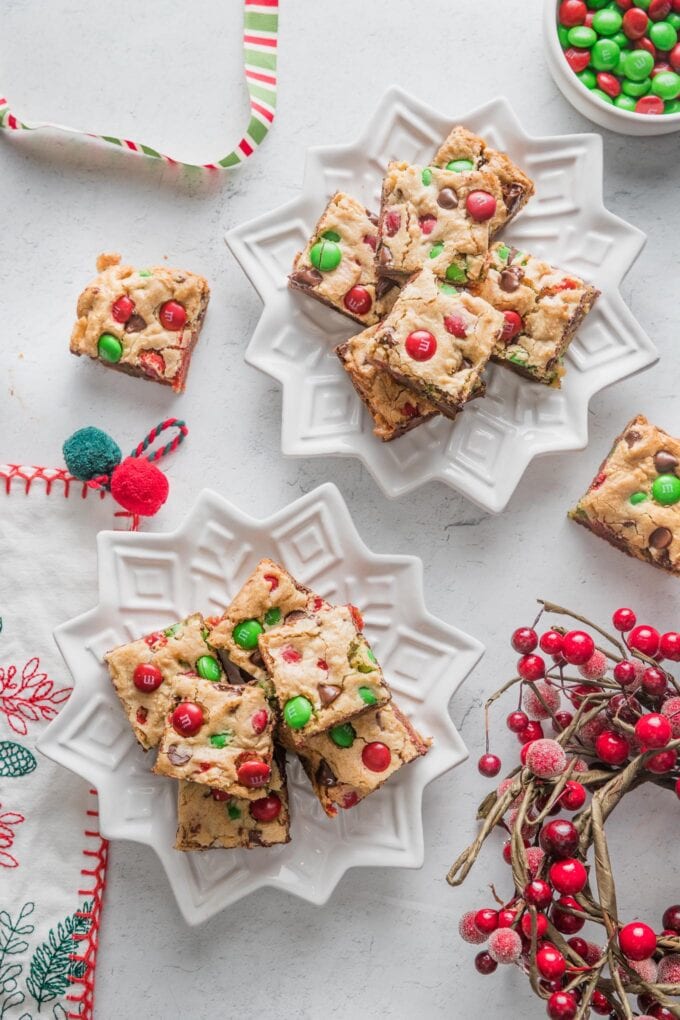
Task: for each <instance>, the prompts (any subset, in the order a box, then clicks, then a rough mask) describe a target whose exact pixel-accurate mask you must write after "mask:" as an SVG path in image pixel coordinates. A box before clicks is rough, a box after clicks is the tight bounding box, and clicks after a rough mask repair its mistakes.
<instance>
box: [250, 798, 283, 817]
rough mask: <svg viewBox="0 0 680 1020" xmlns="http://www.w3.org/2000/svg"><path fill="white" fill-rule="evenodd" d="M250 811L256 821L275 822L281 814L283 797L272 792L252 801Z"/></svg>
mask: <svg viewBox="0 0 680 1020" xmlns="http://www.w3.org/2000/svg"><path fill="white" fill-rule="evenodd" d="M250 813H251V815H252V816H253V818H254V819H255V821H256V822H273V821H274V819H275V818H278V817H279V815H280V814H281V799H280V798H279V796H278V794H276V793H270V794H269V796H268V797H261V798H260V799H259V800H254V801H251V804H250Z"/></svg>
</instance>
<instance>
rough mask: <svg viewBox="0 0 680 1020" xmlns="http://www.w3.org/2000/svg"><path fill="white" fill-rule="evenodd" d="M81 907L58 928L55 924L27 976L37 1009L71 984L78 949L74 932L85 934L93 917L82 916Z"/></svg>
mask: <svg viewBox="0 0 680 1020" xmlns="http://www.w3.org/2000/svg"><path fill="white" fill-rule="evenodd" d="M79 913H86V911H84V910H83V911H80V912H77V913H75V914H71V915H70V916H69V917H67V918H66V919H65V920H64V921H63V922H62V921H60V922H59V923H58V925H57V927H56V928H52V929H51V931H50V933H49V936H48V938H47V940H46V941H45V942H43V944H42V945H40V946H38V947H37V949H36V950H35V952H34V953H33V957H32V959H31V964H30V968H29V976H28V977H27V978H26V987H27V988H28V990H29V992H30V993H31V995H32V996H33V998H34V999H35V1001H36V1004H37V1006H38V1010H40V1008H41V1007H42V1006H43V1004H44V1003H46V1002H51V1001H52V1000H53V999H56V998H57V997H58V996H60V995H63V994H64V992H65V991H66V990H67V988H68V987H69V985H70V983H71V981H70V975H71V974H72V973H73V964H74V962H75V961H73V960H71V954H72V953H77V952H78V950H79V942H78V941H77V940H76V939H74V935H86V934H87V932H88V931H89V929H90V923H91V921H90V918H89V917H80V916H79Z"/></svg>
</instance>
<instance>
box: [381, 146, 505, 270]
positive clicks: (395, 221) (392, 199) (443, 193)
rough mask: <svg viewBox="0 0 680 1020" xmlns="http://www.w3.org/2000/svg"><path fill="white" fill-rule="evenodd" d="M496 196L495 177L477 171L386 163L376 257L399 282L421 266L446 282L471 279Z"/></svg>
mask: <svg viewBox="0 0 680 1020" xmlns="http://www.w3.org/2000/svg"><path fill="white" fill-rule="evenodd" d="M501 201H502V196H501V190H500V185H499V183H498V178H497V177H496V176H495V175H494V174H492V173H490V172H489V171H485V170H480V171H474V172H472V173H468V174H458V173H456V172H455V171H452V170H442V169H441V168H438V167H420V166H412V165H410V164H409V163H390V164H389V166H388V168H387V173H386V174H385V178H384V180H383V187H382V200H381V205H380V222H379V227H378V230H379V239H378V250H377V253H376V259H377V264H378V273H379V274H380V276H381V277H387V278H389V279H394V280H397V281H398V282H400V283H403V282H404V281H405V280H407V279H408V277H409V276H411V275H412V274H413V273H416V272H418V270H419V269H421V268H422V267H423V266H424V265H427V266H429V267H430V269H431V270H432V271H433V272H434V273H435V274H436V275H437V276H439V277H441V278H442V279H446V280H448V281H449V283H454V284H457V285H460V286H462V285H464V284H466V283H472V282H473V281H475V280H477V279H478V278H479V276H480V274H481V272H482V270H483V268H484V258H485V256H486V253H487V251H488V249H489V238H490V229H491V226H492V225H494V226H495V222H496V217H497V216H498V210H499V203H500V202H501Z"/></svg>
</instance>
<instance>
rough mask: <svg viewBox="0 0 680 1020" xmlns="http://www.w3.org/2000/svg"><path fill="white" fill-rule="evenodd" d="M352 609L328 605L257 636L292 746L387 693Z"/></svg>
mask: <svg viewBox="0 0 680 1020" xmlns="http://www.w3.org/2000/svg"><path fill="white" fill-rule="evenodd" d="M359 624H361V625H363V622H362V621H361V617H360V615H359V613H358V611H357V610H355V609H354V608H353V607H350V606H329V607H327V608H324V609H321V610H320V611H319V612H317V613H315V614H314V615H313V616H312V617H308V618H306V619H301V620H297V621H294V622H293V623H290V624H287V625H286V626H283V627H278V628H277V629H276V630H273V631H270V632H269V633H268V634H262V635H261V636H260V651H261V652H262V657H263V659H264V662H265V665H266V667H267V670H268V671H269V676H270V679H271V681H272V684H273V686H274V691H275V695H276V699H277V701H278V704H279V708H280V710H281V713H282V722H281V725H280V729H281V732H282V733H283V734H285V737H286V739H287V740H288V741H290V742H291V743H292V745H293V746H294V747H300V746H301V745H302V744H303V743H304V742H305V741H306V740H307V739H308V737H310V736H313V735H314V734H316V733H322V732H323V731H325V730H328V729H330V727H331V726H336V725H338V724H339V723H343V722H346V721H347V720H348V719H352V718H354V717H355V716H357V715H360V714H361V713H363V712H366V711H368V710H369V709H370V708H376V709H377V708H380V706H382V705H385V704H386V703H387V702H388V701H389V700H390V698H391V696H392V695H391V693H390V691H389V689H388V687H387V684H386V683H385V681H384V679H383V675H382V670H381V669H380V666H379V665H378V663H377V661H376V658H375V655H374V654H373V652H372V650H371V647H370V645H369V644H368V641H367V640H366V638H365V637H364V635H363V633H362V632H361V628H360V626H358V625H359Z"/></svg>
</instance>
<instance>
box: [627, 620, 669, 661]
mask: <svg viewBox="0 0 680 1020" xmlns="http://www.w3.org/2000/svg"><path fill="white" fill-rule="evenodd" d="M660 642H661V635H660V634H659V632H658V630H656V629H655V628H654V627H648V626H647V625H646V624H641V625H640V626H639V627H633V629H632V630H631V632H630V634H629V635H628V646H629V647H630V648H634V649H635V650H636V651H637V652H642V654H643V655H649V656H650V658H653V657H654V656H655V655H656V653H657V652H658V651H659V644H660Z"/></svg>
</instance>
